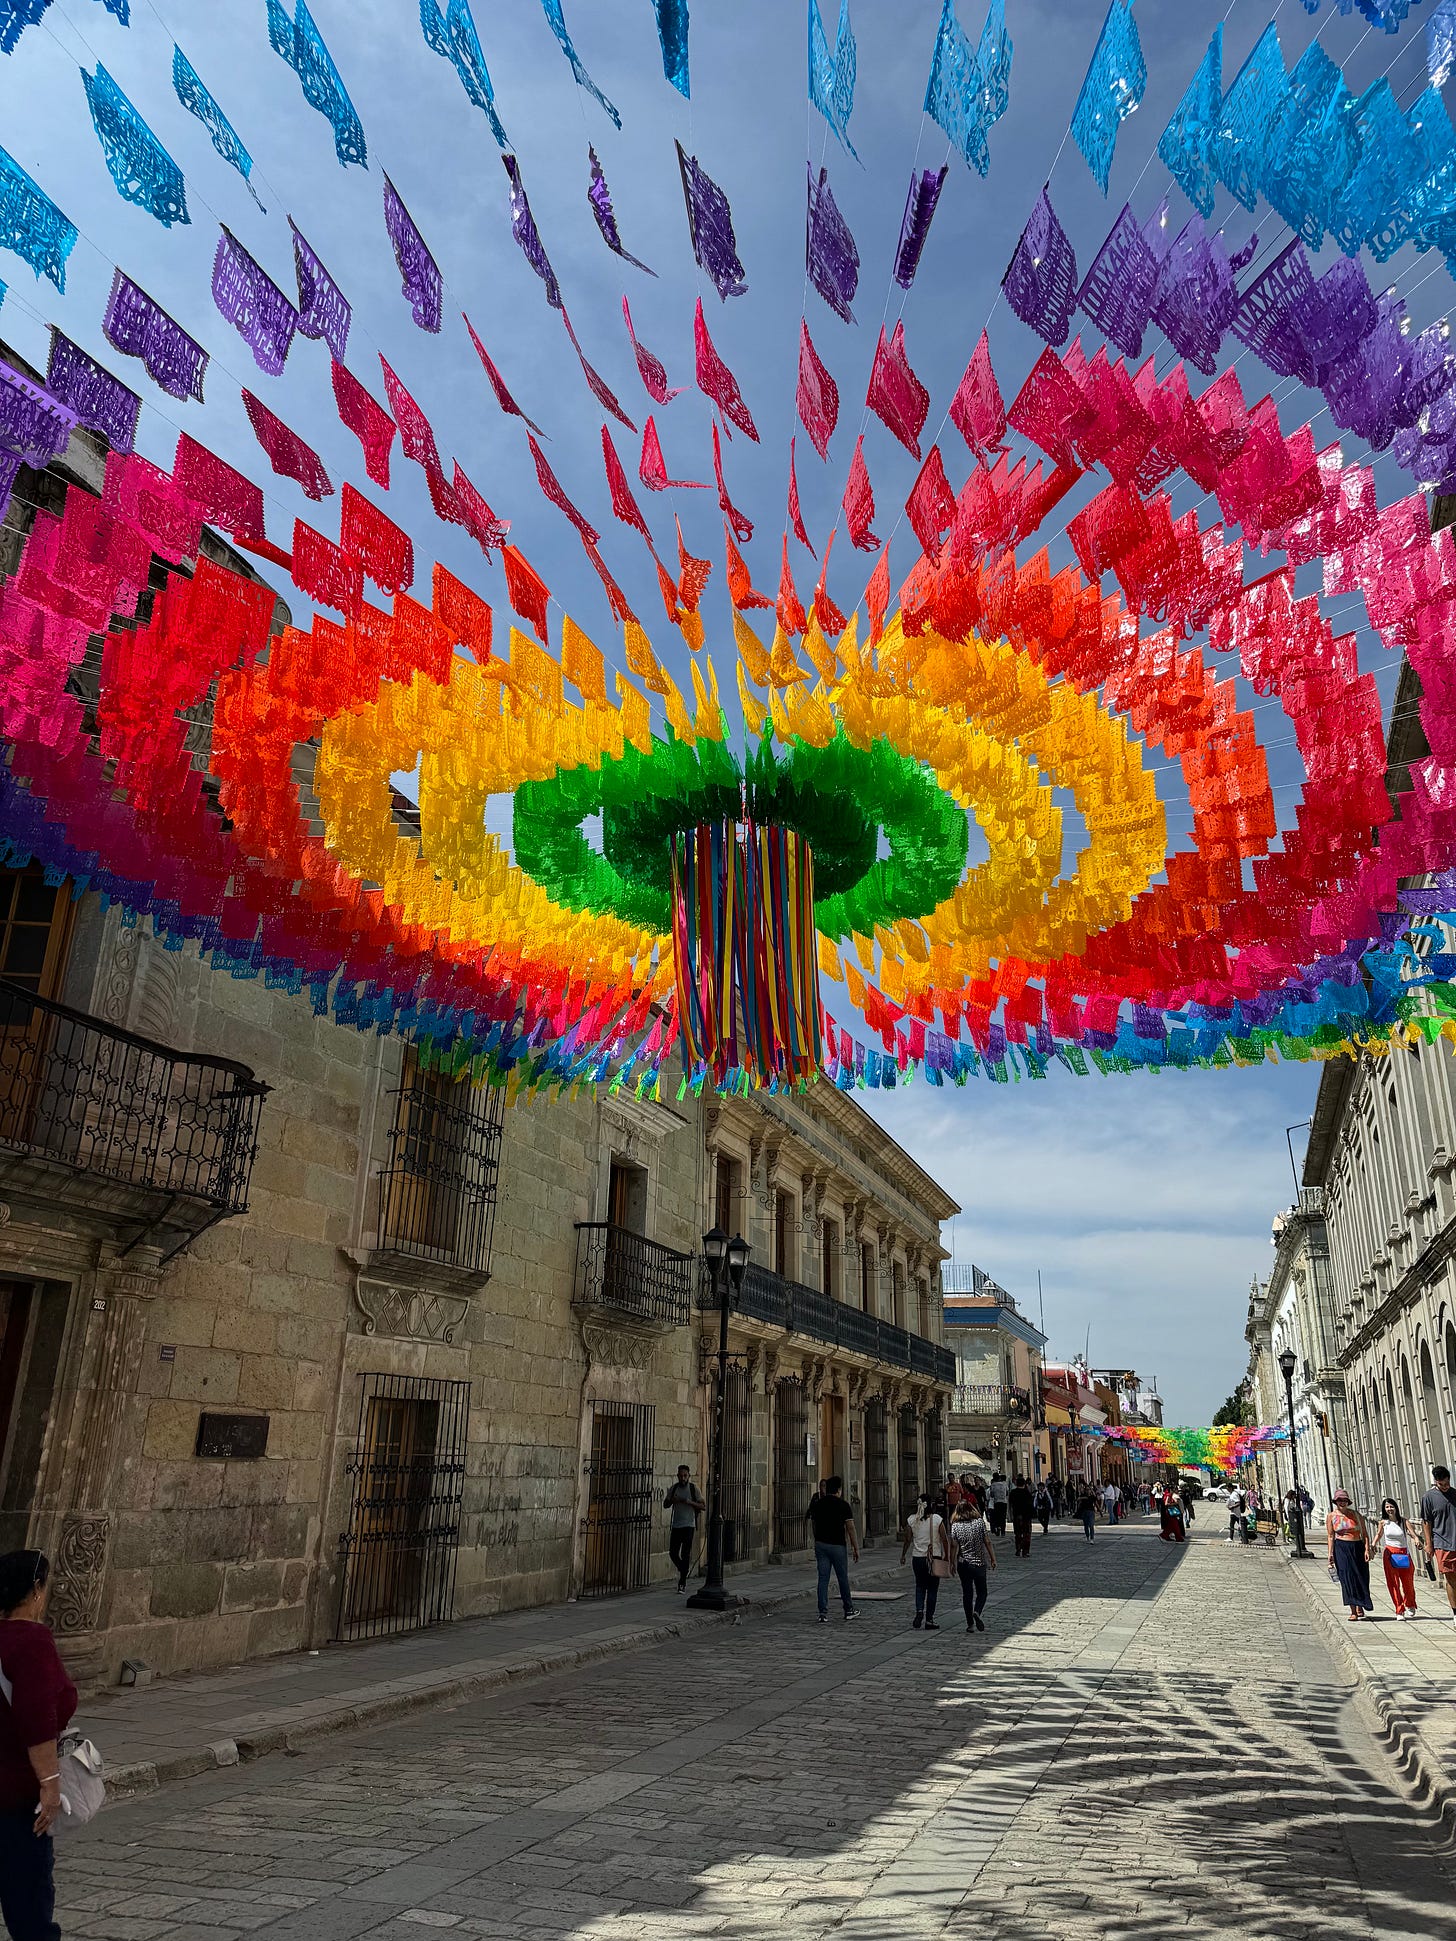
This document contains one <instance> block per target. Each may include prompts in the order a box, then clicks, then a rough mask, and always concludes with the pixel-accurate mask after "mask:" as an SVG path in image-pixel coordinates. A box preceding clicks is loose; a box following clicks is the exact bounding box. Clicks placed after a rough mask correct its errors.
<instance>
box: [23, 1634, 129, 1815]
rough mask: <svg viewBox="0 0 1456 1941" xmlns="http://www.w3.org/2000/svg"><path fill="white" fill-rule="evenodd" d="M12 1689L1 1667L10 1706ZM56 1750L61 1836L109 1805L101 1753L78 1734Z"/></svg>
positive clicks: (62, 1739)
mask: <svg viewBox="0 0 1456 1941" xmlns="http://www.w3.org/2000/svg"><path fill="white" fill-rule="evenodd" d="M13 1689H14V1687H13V1686H12V1685H11V1683H10V1680H9V1679H8V1678H7V1677H6V1676H5V1672H4V1669H3V1667H0V1698H3V1699H4V1700H5V1703H6V1704H7V1705H8V1704H9V1703H10V1694H11V1692H12V1690H13ZM56 1750H57V1752H58V1753H59V1755H60V1757H59V1759H58V1761H57V1765H56V1770H57V1772H58V1773H59V1774H60V1779H61V1810H60V1812H59V1813H58V1814H57V1816H56V1823H55V1826H54V1828H53V1831H54V1832H56V1833H59V1832H60V1831H61V1829H62V1827H73V1826H85V1824H86V1823H87V1821H88V1820H94V1819H95V1818H96V1815H97V1814H98V1813H99V1812H100V1811H101V1809H102V1807H103V1806H104V1805H105V1804H106V1781H105V1779H104V1778H103V1776H102V1775H103V1772H104V1770H105V1767H104V1764H103V1761H102V1758H101V1754H100V1753H99V1752H98V1751H97V1750H96V1747H95V1746H94V1745H92V1743H91V1741H90V1740H89V1739H83V1738H82V1737H81V1735H80V1733H79V1732H63V1733H62V1734H61V1737H60V1739H59V1740H58V1741H57V1744H56Z"/></svg>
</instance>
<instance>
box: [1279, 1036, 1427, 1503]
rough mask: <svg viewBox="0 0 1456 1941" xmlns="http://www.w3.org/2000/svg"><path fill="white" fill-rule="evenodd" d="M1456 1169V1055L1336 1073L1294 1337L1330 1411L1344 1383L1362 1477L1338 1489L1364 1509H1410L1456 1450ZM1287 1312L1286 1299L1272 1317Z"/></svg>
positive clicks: (1367, 1062)
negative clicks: (1383, 1503)
mask: <svg viewBox="0 0 1456 1941" xmlns="http://www.w3.org/2000/svg"><path fill="white" fill-rule="evenodd" d="M1453 1170H1456V1056H1453V1053H1452V1048H1451V1046H1450V1045H1449V1044H1448V1043H1446V1042H1445V1041H1444V1040H1442V1039H1437V1040H1436V1042H1435V1043H1434V1044H1424V1043H1423V1044H1420V1045H1418V1046H1412V1047H1408V1048H1406V1047H1402V1048H1400V1049H1397V1050H1396V1051H1393V1052H1392V1053H1391V1054H1390V1055H1389V1056H1387V1057H1385V1058H1379V1059H1372V1058H1362V1059H1361V1060H1360V1061H1359V1062H1358V1063H1354V1062H1352V1061H1350V1060H1348V1059H1340V1060H1335V1061H1332V1062H1331V1063H1329V1064H1327V1065H1326V1066H1325V1068H1324V1072H1323V1075H1322V1077H1321V1080H1320V1088H1319V1095H1318V1099H1317V1102H1316V1105H1315V1110H1314V1117H1313V1120H1312V1122H1311V1126H1310V1138H1309V1149H1308V1153H1307V1156H1306V1159H1305V1167H1304V1185H1305V1189H1306V1191H1305V1193H1304V1194H1302V1195H1301V1202H1302V1203H1303V1201H1304V1200H1305V1199H1306V1198H1308V1197H1309V1194H1310V1190H1311V1189H1313V1190H1314V1192H1316V1193H1318V1194H1321V1195H1322V1199H1323V1206H1322V1209H1320V1208H1318V1207H1317V1206H1316V1203H1315V1202H1314V1201H1313V1200H1311V1201H1310V1210H1309V1212H1298V1211H1296V1213H1295V1215H1294V1216H1293V1220H1294V1224H1295V1225H1296V1226H1297V1227H1299V1228H1300V1229H1302V1234H1303V1237H1302V1239H1301V1240H1300V1242H1299V1245H1300V1247H1301V1248H1302V1249H1303V1262H1304V1265H1305V1274H1306V1278H1305V1281H1304V1282H1303V1283H1296V1282H1295V1280H1294V1273H1295V1270H1296V1268H1297V1267H1298V1266H1299V1265H1300V1264H1301V1259H1300V1256H1299V1255H1298V1254H1297V1253H1293V1252H1292V1253H1291V1258H1290V1263H1289V1269H1288V1275H1287V1280H1288V1282H1289V1286H1290V1292H1291V1294H1292V1300H1291V1301H1290V1303H1289V1304H1288V1311H1289V1313H1290V1315H1291V1317H1292V1326H1293V1328H1294V1334H1293V1335H1292V1336H1291V1339H1293V1340H1294V1345H1295V1349H1296V1353H1297V1354H1298V1355H1299V1365H1300V1372H1301V1376H1305V1370H1306V1365H1307V1364H1308V1366H1309V1368H1310V1369H1311V1370H1312V1371H1313V1373H1312V1374H1311V1375H1310V1376H1308V1377H1305V1379H1306V1382H1307V1383H1308V1385H1309V1386H1310V1388H1311V1389H1312V1390H1313V1391H1316V1392H1318V1393H1319V1394H1321V1395H1322V1396H1324V1397H1325V1398H1326V1401H1325V1406H1327V1407H1329V1409H1330V1412H1331V1414H1332V1416H1333V1415H1335V1413H1336V1407H1337V1402H1336V1398H1337V1394H1338V1389H1337V1382H1336V1379H1335V1370H1336V1369H1338V1371H1339V1373H1340V1374H1341V1375H1343V1378H1344V1397H1343V1405H1344V1425H1343V1427H1342V1428H1341V1430H1340V1431H1339V1432H1338V1434H1337V1447H1338V1448H1339V1450H1340V1454H1341V1458H1342V1460H1343V1461H1348V1462H1350V1463H1353V1465H1354V1471H1353V1473H1352V1474H1350V1475H1347V1476H1345V1477H1343V1478H1336V1482H1337V1484H1338V1482H1339V1481H1342V1480H1343V1481H1345V1482H1346V1483H1347V1484H1348V1486H1349V1487H1350V1489H1351V1490H1352V1492H1353V1493H1355V1495H1356V1496H1357V1497H1358V1498H1359V1499H1360V1501H1361V1502H1363V1503H1365V1504H1378V1502H1379V1500H1380V1498H1381V1496H1383V1495H1387V1494H1393V1495H1394V1496H1395V1497H1396V1498H1397V1499H1398V1500H1399V1501H1400V1503H1401V1505H1402V1507H1403V1508H1405V1509H1406V1510H1407V1512H1408V1513H1409V1511H1410V1509H1411V1506H1412V1505H1413V1504H1414V1502H1415V1501H1416V1499H1417V1498H1418V1497H1419V1496H1420V1494H1421V1492H1422V1490H1423V1489H1425V1487H1426V1486H1427V1484H1428V1483H1429V1480H1430V1469H1431V1464H1432V1463H1434V1462H1444V1463H1447V1464H1448V1465H1449V1464H1450V1463H1451V1462H1452V1460H1453V1456H1456V1404H1453V1398H1456V1180H1453ZM1321 1211H1322V1216H1323V1217H1322V1219H1321V1218H1319V1217H1318V1215H1319V1213H1320V1212H1321ZM1321 1229H1322V1231H1323V1237H1324V1240H1325V1245H1326V1247H1327V1250H1328V1251H1327V1258H1325V1259H1323V1260H1322V1259H1321V1257H1320V1251H1319V1248H1318V1244H1317V1239H1318V1236H1319V1233H1320V1231H1321ZM1282 1241H1283V1235H1282V1234H1281V1235H1280V1242H1281V1243H1282ZM1325 1274H1327V1275H1328V1290H1329V1291H1328V1300H1327V1301H1326V1299H1325V1296H1324V1294H1323V1292H1322V1291H1321V1277H1322V1276H1323V1275H1325ZM1271 1282H1272V1277H1271ZM1285 1311H1286V1305H1285V1303H1284V1299H1283V1295H1282V1294H1281V1296H1280V1301H1279V1315H1277V1316H1275V1317H1271V1318H1272V1319H1273V1320H1274V1321H1276V1322H1277V1320H1278V1318H1279V1316H1282V1315H1283V1314H1284V1313H1285ZM1272 1341H1273V1336H1272V1334H1271V1343H1272ZM1331 1349H1332V1358H1331ZM1273 1353H1274V1355H1276V1356H1277V1354H1278V1353H1279V1347H1278V1345H1273Z"/></svg>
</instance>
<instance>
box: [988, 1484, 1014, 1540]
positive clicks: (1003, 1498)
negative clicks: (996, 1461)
mask: <svg viewBox="0 0 1456 1941" xmlns="http://www.w3.org/2000/svg"><path fill="white" fill-rule="evenodd" d="M1010 1495H1011V1485H1010V1483H1008V1482H1007V1480H1006V1478H1005V1477H1004V1476H1003V1475H1002V1474H1001V1471H1000V1470H999V1469H997V1470H993V1471H992V1473H991V1530H992V1533H993V1534H994V1535H995V1536H998V1537H1004V1536H1005V1534H1006V1504H1007V1501H1008V1500H1009V1498H1010Z"/></svg>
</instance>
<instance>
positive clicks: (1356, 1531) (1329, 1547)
mask: <svg viewBox="0 0 1456 1941" xmlns="http://www.w3.org/2000/svg"><path fill="white" fill-rule="evenodd" d="M1325 1552H1326V1554H1327V1556H1328V1557H1329V1560H1330V1574H1331V1576H1333V1577H1336V1578H1338V1579H1339V1584H1340V1595H1341V1597H1343V1598H1344V1600H1345V1603H1346V1605H1347V1606H1348V1608H1349V1612H1350V1622H1351V1624H1359V1623H1360V1622H1361V1621H1362V1620H1363V1619H1364V1616H1365V1613H1366V1612H1367V1611H1373V1610H1374V1609H1375V1606H1374V1605H1373V1604H1372V1603H1371V1601H1370V1532H1369V1531H1368V1530H1367V1529H1366V1528H1365V1519H1364V1517H1363V1516H1361V1514H1360V1512H1359V1511H1358V1510H1357V1509H1356V1508H1355V1507H1354V1505H1353V1504H1352V1503H1351V1501H1350V1492H1349V1490H1347V1489H1337V1490H1336V1491H1335V1505H1334V1508H1333V1509H1332V1510H1331V1511H1330V1513H1329V1515H1328V1516H1327V1517H1326V1518H1325Z"/></svg>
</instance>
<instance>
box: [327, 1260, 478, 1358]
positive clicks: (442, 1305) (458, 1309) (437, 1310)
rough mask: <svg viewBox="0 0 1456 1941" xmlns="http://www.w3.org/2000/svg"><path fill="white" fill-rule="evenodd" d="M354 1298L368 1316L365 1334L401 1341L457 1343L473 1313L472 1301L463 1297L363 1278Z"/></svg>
mask: <svg viewBox="0 0 1456 1941" xmlns="http://www.w3.org/2000/svg"><path fill="white" fill-rule="evenodd" d="M354 1299H355V1300H356V1301H357V1302H358V1303H359V1311H360V1313H361V1314H362V1315H363V1316H364V1332H365V1334H379V1335H390V1336H393V1337H394V1338H395V1339H396V1340H400V1341H443V1342H445V1343H447V1344H453V1342H454V1340H455V1331H456V1329H457V1328H459V1326H460V1325H461V1323H462V1322H463V1321H464V1319H465V1317H466V1315H467V1314H468V1313H469V1312H470V1302H469V1300H468V1299H466V1298H465V1297H464V1296H463V1295H457V1294H441V1293H436V1292H434V1291H433V1290H431V1289H429V1288H422V1287H400V1286H397V1285H395V1284H393V1283H391V1282H389V1281H375V1280H365V1279H364V1278H363V1277H362V1276H361V1277H360V1279H359V1281H358V1282H357V1283H356V1285H355V1288H354Z"/></svg>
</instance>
